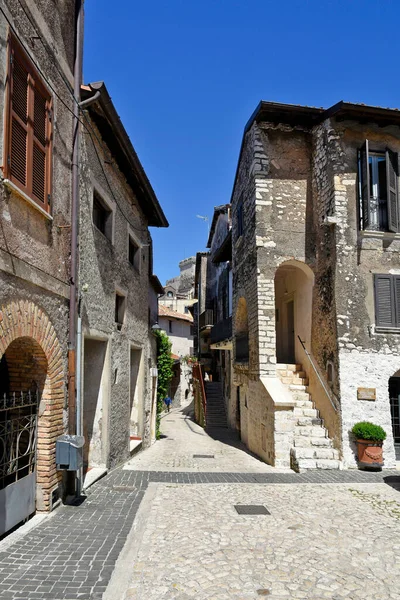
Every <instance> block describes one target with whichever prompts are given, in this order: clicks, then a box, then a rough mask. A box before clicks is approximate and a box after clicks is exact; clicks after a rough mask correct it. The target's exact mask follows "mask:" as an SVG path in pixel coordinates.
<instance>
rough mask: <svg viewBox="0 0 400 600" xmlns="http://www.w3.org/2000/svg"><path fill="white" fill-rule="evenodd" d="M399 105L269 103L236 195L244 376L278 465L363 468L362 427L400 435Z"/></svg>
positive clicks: (252, 416)
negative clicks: (358, 437)
mask: <svg viewBox="0 0 400 600" xmlns="http://www.w3.org/2000/svg"><path fill="white" fill-rule="evenodd" d="M399 124H400V121H399V116H398V112H397V111H394V110H389V109H381V108H376V107H367V106H363V105H354V104H348V103H344V102H340V103H339V104H337V105H335V106H333V107H332V108H330V109H328V110H324V109H314V108H309V107H301V106H291V105H281V104H276V103H268V102H262V103H260V105H259V106H258V108H257V110H256V111H255V113H254V114H253V115H252V117H251V119H250V121H249V122H248V124H247V126H246V129H245V134H244V137H243V142H242V148H241V152H240V159H239V164H238V168H237V172H236V178H235V184H234V191H233V197H232V212H233V215H234V217H233V219H232V222H233V226H232V232H233V235H232V242H233V244H232V252H233V289H234V298H233V315H234V318H233V333H234V336H233V347H234V373H235V375H234V377H235V383H236V386H237V387H238V392H237V395H238V398H239V404H238V411H239V412H240V417H239V418H240V423H241V433H242V439H243V440H244V441H245V442H246V443H247V445H248V447H249V448H250V450H252V451H254V452H256V453H257V454H258V455H259V456H261V457H262V458H263V459H264V460H265V461H266V462H268V463H270V464H275V465H281V466H289V465H291V466H292V467H294V468H296V469H300V470H301V469H303V468H338V467H340V466H342V467H344V468H347V467H355V466H356V464H357V463H356V459H355V443H354V440H353V438H352V435H351V428H352V426H353V425H354V423H355V422H358V421H361V420H367V421H372V422H374V423H377V424H379V425H381V426H382V427H383V428H384V429H385V431H386V433H387V439H386V441H385V443H384V459H385V466H386V467H393V465H394V463H395V445H396V447H397V445H398V444H399V443H400V437H399V436H400V431H399V382H400V380H399V378H398V375H399V368H400V363H399V361H400V357H399V353H400V346H399V341H398V340H399V331H400V329H399V326H398V321H397V319H398V317H397V311H398V308H397V300H396V298H397V296H396V294H397V291H396V290H397V278H398V274H400V263H399V254H398V250H399V243H400V242H399V240H398V239H397V238H398V236H399V234H398V231H399V167H398V158H397V157H398V152H399V149H400V130H399Z"/></svg>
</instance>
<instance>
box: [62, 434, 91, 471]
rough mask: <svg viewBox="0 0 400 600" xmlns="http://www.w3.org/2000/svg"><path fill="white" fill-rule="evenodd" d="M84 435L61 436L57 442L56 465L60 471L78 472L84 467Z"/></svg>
mask: <svg viewBox="0 0 400 600" xmlns="http://www.w3.org/2000/svg"><path fill="white" fill-rule="evenodd" d="M84 444H85V438H84V437H83V435H60V437H59V438H57V440H56V465H57V469H58V470H59V471H61V470H64V471H77V470H78V469H80V467H82V465H83V446H84Z"/></svg>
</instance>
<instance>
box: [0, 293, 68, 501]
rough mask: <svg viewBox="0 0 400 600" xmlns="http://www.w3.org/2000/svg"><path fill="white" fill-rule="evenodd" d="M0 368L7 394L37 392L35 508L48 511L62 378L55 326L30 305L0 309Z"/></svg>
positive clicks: (56, 476) (56, 477) (53, 485)
mask: <svg viewBox="0 0 400 600" xmlns="http://www.w3.org/2000/svg"><path fill="white" fill-rule="evenodd" d="M3 357H4V360H3ZM21 357H22V359H21ZM0 364H1V365H2V367H1V368H0V371H1V372H2V373H3V374H6V376H7V382H6V384H3V385H5V386H8V391H10V392H12V391H28V390H29V389H32V386H33V387H35V386H37V389H38V391H39V394H40V405H39V419H38V432H37V434H38V443H37V460H36V465H37V466H36V471H37V490H36V491H37V498H36V507H37V509H38V510H49V509H50V508H51V493H52V491H53V490H54V489H55V488H57V487H58V485H59V482H60V479H61V474H59V473H57V471H56V462H55V441H56V439H57V437H58V436H59V435H61V434H62V433H63V405H64V395H65V377H64V368H63V358H62V352H61V346H60V343H59V340H58V338H57V334H56V331H55V329H54V326H53V324H52V323H51V321H50V319H49V317H48V316H47V314H46V313H45V312H44V311H43V310H42V309H41V308H40V307H38V306H37V305H36V304H34V303H33V302H30V301H28V300H20V301H15V302H10V303H9V304H7V305H5V306H2V307H1V309H0ZM18 388H19V389H18ZM6 391H7V390H6Z"/></svg>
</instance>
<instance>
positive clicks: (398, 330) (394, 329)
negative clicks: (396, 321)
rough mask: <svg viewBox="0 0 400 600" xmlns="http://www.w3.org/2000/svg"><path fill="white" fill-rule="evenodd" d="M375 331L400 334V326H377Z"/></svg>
mask: <svg viewBox="0 0 400 600" xmlns="http://www.w3.org/2000/svg"><path fill="white" fill-rule="evenodd" d="M374 333H389V334H394V335H400V327H375V330H374Z"/></svg>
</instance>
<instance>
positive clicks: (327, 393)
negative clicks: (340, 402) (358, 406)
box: [297, 335, 338, 412]
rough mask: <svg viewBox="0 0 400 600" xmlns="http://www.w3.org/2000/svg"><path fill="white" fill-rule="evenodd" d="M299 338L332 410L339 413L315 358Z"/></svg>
mask: <svg viewBox="0 0 400 600" xmlns="http://www.w3.org/2000/svg"><path fill="white" fill-rule="evenodd" d="M297 337H298V339H299V342H300V344H301V345H302V346H303V350H304V352H305V353H306V356H307V358H308V360H309V361H310V364H311V366H312V368H313V369H314V371H315V374H316V376H317V377H318V379H319V381H320V383H321V385H322V387H323V388H324V390H325V393H326V395H327V396H328V400H329V402H330V403H331V405H332V408H333V409H334V411H335V412H338V407H337V406H336V404H335V403H334V402H333V400H332V392H331V391H330V390H328V389H327V387H326V385H325V382H324V381H323V379H322V377H321V375H320V374H319V372H318V368H317V367H316V366H315V364H314V360H313V358H312V356H311V354H310V353H309V352H308V350H307V348H306V346H305V344H304V342H303V340H302V339H301V337H300V336H299V335H298V336H297Z"/></svg>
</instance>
